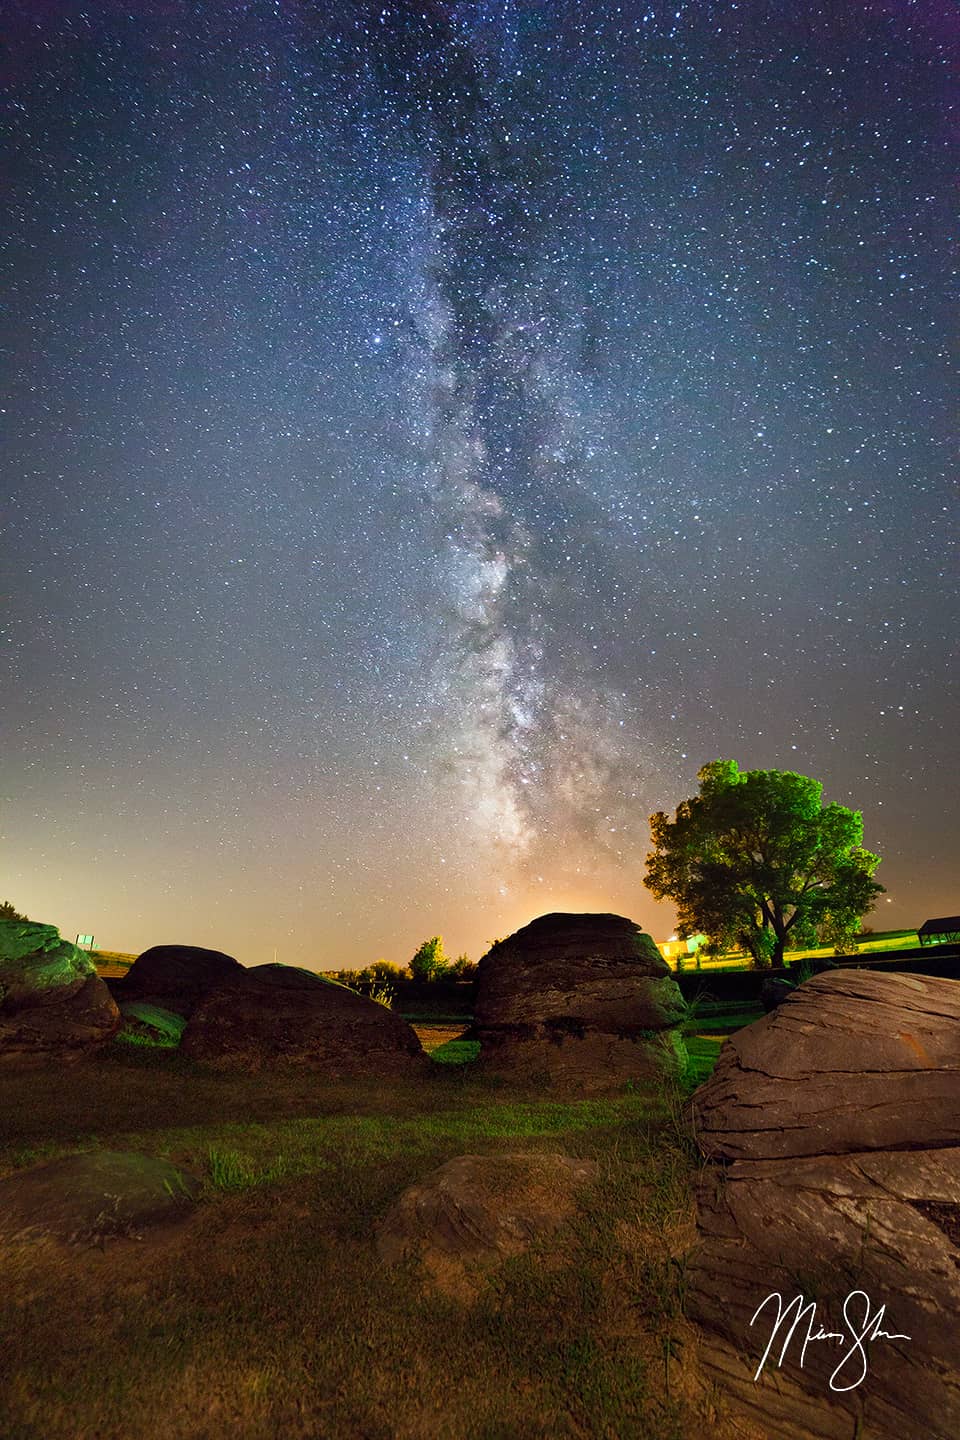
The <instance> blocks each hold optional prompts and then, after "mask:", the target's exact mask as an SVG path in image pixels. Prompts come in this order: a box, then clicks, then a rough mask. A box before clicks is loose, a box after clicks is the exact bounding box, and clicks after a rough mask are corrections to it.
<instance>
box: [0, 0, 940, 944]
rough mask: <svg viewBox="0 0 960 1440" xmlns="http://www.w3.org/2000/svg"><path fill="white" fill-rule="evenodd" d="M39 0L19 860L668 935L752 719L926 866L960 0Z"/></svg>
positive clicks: (113, 895)
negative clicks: (651, 879) (687, 858)
mask: <svg viewBox="0 0 960 1440" xmlns="http://www.w3.org/2000/svg"><path fill="white" fill-rule="evenodd" d="M12 14H13V24H12V26H11V30H12V35H13V40H12V44H11V46H10V48H9V52H8V56H7V59H6V61H5V77H4V78H5V80H6V82H7V84H6V89H7V93H8V96H9V101H8V105H7V108H6V115H7V123H8V126H9V129H10V146H9V149H10V152H11V153H12V155H13V157H14V165H13V197H14V198H13V204H12V206H11V210H10V214H11V217H12V219H13V226H12V227H11V240H10V243H9V244H8V246H7V248H6V260H5V265H6V270H5V289H6V291H7V293H8V295H9V297H10V298H11V300H12V306H11V314H12V323H11V324H10V325H9V327H8V331H7V337H8V338H7V342H6V343H7V349H6V361H5V364H4V381H5V383H4V393H5V400H4V410H5V414H4V419H5V421H6V422H7V431H8V440H7V457H8V462H7V476H8V482H9V483H8V484H7V485H5V487H4V492H5V497H6V504H5V507H4V534H5V542H4V547H5V548H4V567H5V569H4V574H5V580H6V583H5V586H4V590H5V608H6V611H7V621H8V625H7V638H8V644H7V647H6V653H7V656H8V659H9V669H10V680H9V682H8V684H7V685H6V686H5V689H4V694H5V698H6V700H7V702H8V703H7V705H6V711H7V725H6V729H5V734H6V735H7V737H8V739H7V744H6V746H5V758H6V759H7V761H8V762H9V763H8V764H6V765H5V766H4V770H5V772H6V774H7V776H8V778H7V782H6V786H5V803H4V809H3V818H4V835H5V842H6V843H5V851H6V854H5V861H6V863H5V871H4V880H3V882H2V887H0V888H3V889H4V890H6V891H9V895H10V898H11V899H12V900H14V901H15V903H17V904H19V905H20V906H21V908H26V909H28V910H29V912H30V913H31V914H36V916H37V918H41V919H50V920H52V921H54V922H55V923H60V924H62V925H63V927H64V929H65V931H66V932H68V933H69V932H71V931H76V930H81V929H82V930H84V931H90V930H93V931H95V932H96V933H97V935H98V939H100V940H101V941H102V943H104V944H105V945H108V946H112V948H118V949H132V950H136V949H139V948H142V947H143V946H145V945H147V944H150V943H153V942H154V941H158V940H163V939H180V940H187V941H190V940H192V941H193V942H194V943H199V944H211V945H216V946H217V947H218V948H224V949H227V950H230V951H231V952H232V953H235V954H237V955H239V956H240V958H241V959H244V960H247V961H254V960H258V959H264V958H271V954H272V951H273V948H274V947H276V948H277V949H278V951H279V953H280V958H282V959H287V960H291V961H297V962H300V963H306V964H316V965H319V966H321V967H322V968H326V967H327V966H328V964H329V965H333V964H340V963H346V964H349V963H364V962H367V961H369V960H371V959H374V958H376V957H377V956H378V955H386V956H387V957H388V958H390V959H394V960H401V961H402V960H404V959H406V958H408V953H407V952H411V953H412V949H413V948H415V946H416V944H417V943H418V942H419V941H420V940H421V939H423V938H424V936H425V935H428V934H433V933H436V932H437V931H438V930H440V931H443V933H444V934H445V935H446V936H447V941H448V946H449V947H450V948H454V949H463V948H466V949H468V950H469V951H471V952H472V953H473V954H474V955H476V954H477V953H478V952H479V951H480V950H481V949H482V948H483V946H484V944H485V942H486V941H487V940H488V939H489V938H491V937H492V936H493V935H495V934H503V933H506V932H507V931H508V930H509V929H512V928H514V927H515V926H516V925H518V924H521V923H525V921H527V920H529V919H530V918H531V917H532V916H533V915H535V914H537V913H540V912H541V911H543V910H544V909H548V908H557V907H561V906H562V907H568V908H594V909H604V910H606V909H614V910H618V911H620V912H622V913H625V914H628V915H632V916H633V917H634V918H637V919H639V920H640V921H641V922H645V923H646V924H648V925H649V927H650V928H651V929H653V931H654V932H655V934H657V936H658V937H659V936H661V935H662V934H665V933H667V932H668V931H669V928H670V925H671V921H672V916H671V914H670V912H669V910H668V909H667V908H666V907H656V906H654V904H653V902H652V901H651V900H650V898H649V896H647V895H646V894H645V892H644V891H643V889H642V886H641V883H640V877H641V875H642V869H643V856H644V853H645V849H646V845H647V837H648V830H647V816H648V815H649V814H650V812H651V811H652V810H654V809H659V808H668V809H670V808H672V807H673V806H674V805H675V804H676V803H677V802H678V801H679V800H680V799H681V798H683V797H684V796H685V795H687V794H690V793H692V792H693V790H694V789H695V787H696V771H697V769H698V767H699V766H700V765H702V764H703V763H705V762H706V761H707V760H710V759H713V758H716V757H718V756H729V757H731V758H735V759H737V760H738V762H739V763H740V765H741V767H743V768H755V767H758V766H783V767H786V768H791V769H797V770H800V771H802V772H803V773H807V774H812V775H815V776H817V777H818V778H819V779H822V780H823V781H824V783H825V787H826V796H827V798H829V799H838V800H841V801H843V802H845V803H847V804H853V805H854V806H855V807H857V808H861V809H862V810H863V811H864V818H865V840H866V843H867V844H868V846H869V847H870V848H871V849H874V850H877V851H879V852H880V853H881V854H882V855H883V857H884V865H883V867H882V869H881V871H880V874H879V877H878V878H880V879H882V880H883V881H884V883H885V884H886V885H887V887H888V892H889V901H890V903H889V904H888V903H886V902H883V903H882V906H881V909H882V911H883V914H882V916H881V917H880V918H879V919H878V920H875V921H874V923H877V924H880V923H882V924H888V923H889V924H891V925H894V924H900V925H909V924H911V923H915V922H919V921H920V920H922V919H923V918H925V914H926V912H927V911H930V912H932V913H939V912H940V911H941V910H944V909H946V910H949V909H950V908H955V903H954V900H955V897H954V896H953V894H952V891H951V889H950V886H951V884H952V879H951V877H952V876H953V874H954V873H955V868H956V842H955V839H954V838H953V825H952V817H953V816H954V815H955V813H956V791H955V779H954V773H955V764H954V755H953V751H954V749H955V746H954V744H953V738H952V737H953V716H954V715H955V690H954V689H953V680H952V676H951V670H950V667H951V665H952V660H951V656H952V654H953V653H954V652H953V645H954V637H955V634H956V627H957V613H956V611H957V606H956V599H955V595H956V586H955V579H954V576H955V565H954V566H951V564H950V558H951V551H950V526H951V523H953V514H954V513H955V512H952V510H951V507H952V502H953V496H952V492H951V488H950V469H951V462H952V453H951V445H952V436H951V419H950V416H951V399H952V375H951V370H950V367H949V363H948V362H949V356H948V335H949V325H948V319H947V314H948V311H947V299H946V297H947V294H948V287H949V278H950V275H949V263H950V258H951V256H950V251H949V248H948V245H947V242H946V239H945V237H946V236H947V234H948V233H949V229H950V220H951V218H952V216H951V213H950V205H949V199H948V196H949V189H950V181H951V177H952V173H953V170H954V166H955V156H954V153H953V151H952V149H951V145H952V142H953V141H954V140H955V131H954V130H953V129H952V118H951V117H952V112H951V106H950V99H951V97H950V93H949V90H948V65H949V63H950V61H951V60H952V59H954V58H955V55H956V50H957V38H958V37H957V27H956V22H955V20H954V19H951V12H950V9H949V8H948V7H947V6H946V5H944V4H941V3H934V0H917V3H914V4H908V5H901V4H892V3H891V4H886V3H848V0H845V3H843V4H840V3H837V4H831V5H824V6H821V7H820V8H819V9H815V10H811V9H810V8H809V7H806V6H802V7H789V6H788V7H783V6H772V5H770V4H766V3H757V0H744V3H740V4H739V5H733V4H730V3H723V4H720V3H709V0H700V3H696V4H688V3H681V0H673V3H671V4H669V5H660V4H647V5H629V4H620V5H616V6H614V5H604V4H598V5H591V4H572V3H569V4H568V3H563V0H559V3H547V0H527V3H523V0H498V3H479V0H478V3H471V4H462V5H447V4H441V3H424V4H413V3H409V4H398V3H394V0H391V3H384V4H380V5H376V6H370V5H366V4H363V3H360V0H354V3H347V4H344V5H339V6H334V7H326V6H321V5H311V4H307V3H305V0H302V3H294V0H290V3H282V4H281V3H275V4H268V3H248V4H236V3H233V4H231V3H216V0H212V3H205V4H202V5H201V4H188V3H180V0H164V3H160V0H157V3H150V0H146V3H144V4H143V5H142V6H139V7H137V12H136V14H133V13H132V12H131V10H130V7H122V6H120V5H119V4H113V3H107V4H103V5H97V6H91V7H88V8H83V7H79V8H78V7H77V6H75V5H72V4H69V5H68V4H66V3H64V4H57V3H55V4H51V5H48V6H45V7H43V8H42V11H41V10H40V9H39V8H38V7H36V6H32V5H27V4H25V3H24V4H19V5H14V6H13V7H12ZM951 787H954V788H953V791H952V793H951ZM0 898H2V897H0ZM921 912H922V913H921Z"/></svg>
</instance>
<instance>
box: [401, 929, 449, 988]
mask: <svg viewBox="0 0 960 1440" xmlns="http://www.w3.org/2000/svg"><path fill="white" fill-rule="evenodd" d="M449 963H450V962H449V961H448V959H447V954H446V951H445V950H444V948H443V940H442V938H441V937H440V936H439V935H434V937H433V939H432V940H424V942H423V944H422V945H421V946H420V949H419V950H418V951H417V953H416V955H414V957H413V959H412V960H411V961H410V974H411V975H412V976H413V978H414V980H433V979H434V978H435V977H436V976H437V975H442V974H443V972H444V971H445V970H446V969H447V966H448V965H449Z"/></svg>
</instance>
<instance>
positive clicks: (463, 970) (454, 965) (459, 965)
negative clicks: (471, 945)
mask: <svg viewBox="0 0 960 1440" xmlns="http://www.w3.org/2000/svg"><path fill="white" fill-rule="evenodd" d="M448 973H449V974H450V975H452V976H454V978H455V979H457V980H472V979H473V977H474V976H475V975H476V973H477V966H476V962H475V961H474V960H471V959H470V956H469V955H468V954H467V953H466V951H464V953H463V954H462V955H458V956H457V958H456V960H451V962H450V965H449V967H448Z"/></svg>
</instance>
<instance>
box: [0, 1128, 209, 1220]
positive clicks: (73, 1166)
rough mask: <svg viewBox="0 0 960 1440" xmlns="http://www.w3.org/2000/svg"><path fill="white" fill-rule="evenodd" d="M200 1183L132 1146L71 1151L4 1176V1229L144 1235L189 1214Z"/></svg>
mask: <svg viewBox="0 0 960 1440" xmlns="http://www.w3.org/2000/svg"><path fill="white" fill-rule="evenodd" d="M199 1189H200V1181H199V1180H198V1179H197V1178H196V1176H194V1175H190V1174H188V1173H187V1171H185V1170H180V1169H179V1168H178V1167H177V1166H176V1165H171V1164H170V1163H169V1161H166V1160H155V1159H154V1158H153V1157H152V1156H150V1155H138V1154H136V1153H134V1152H132V1151H125V1150H93V1151H90V1152H88V1153H85V1154H80V1155H65V1156H64V1157H63V1158H62V1159H60V1160H50V1161H48V1162H47V1163H45V1164H43V1165H34V1166H32V1167H31V1168H30V1169H29V1170H20V1171H17V1172H16V1173H15V1174H13V1175H9V1176H7V1178H6V1179H4V1180H0V1232H2V1233H3V1235H4V1236H5V1238H7V1239H12V1238H14V1237H16V1236H18V1235H22V1234H24V1233H36V1234H42V1235H52V1236H54V1237H55V1238H57V1239H60V1240H67V1241H82V1240H98V1239H105V1238H108V1237H111V1236H118V1235H127V1236H136V1235H137V1234H139V1232H140V1231H141V1230H142V1229H144V1228H145V1227H147V1226H150V1225H159V1224H162V1223H164V1222H169V1221H173V1220H180V1219H183V1218H184V1216H185V1215H186V1214H187V1213H189V1211H190V1209H191V1208H192V1205H193V1202H194V1201H195V1199H196V1197H197V1194H198V1192H199Z"/></svg>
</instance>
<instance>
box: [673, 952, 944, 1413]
mask: <svg viewBox="0 0 960 1440" xmlns="http://www.w3.org/2000/svg"><path fill="white" fill-rule="evenodd" d="M689 1113H690V1116H691V1119H692V1121H693V1124H694V1127H695V1130H696V1136H697V1140H698V1143H699V1145H700V1148H701V1149H702V1151H703V1153H704V1155H705V1156H706V1157H707V1158H708V1162H709V1163H708V1164H707V1165H706V1166H705V1167H704V1169H703V1171H702V1172H701V1177H700V1181H699V1184H698V1188H697V1227H698V1233H699V1242H700V1243H699V1245H698V1247H697V1250H696V1251H695V1253H694V1255H693V1256H692V1257H691V1261H690V1263H689V1268H688V1272H687V1273H688V1282H689V1287H688V1305H687V1309H688V1314H689V1315H690V1317H691V1318H692V1319H694V1320H696V1321H697V1322H698V1323H699V1324H700V1325H701V1326H702V1327H703V1329H704V1331H705V1332H706V1343H705V1346H704V1351H703V1354H704V1360H705V1363H706V1365H707V1367H708V1369H709V1370H710V1371H712V1373H713V1378H715V1379H716V1380H717V1381H718V1382H720V1383H721V1384H722V1385H723V1387H724V1388H725V1389H726V1390H727V1391H728V1393H730V1394H732V1395H733V1396H734V1397H735V1399H736V1400H737V1402H738V1403H739V1405H740V1406H741V1408H742V1410H743V1412H744V1415H745V1418H749V1419H751V1420H752V1421H753V1422H754V1423H756V1422H757V1420H758V1419H762V1420H763V1422H764V1423H765V1424H766V1425H767V1426H769V1427H770V1430H771V1433H772V1434H776V1435H777V1437H778V1440H810V1437H811V1436H816V1437H818V1440H819V1437H821V1436H822V1437H824V1440H833V1437H836V1440H847V1437H849V1436H851V1435H853V1434H854V1433H856V1434H858V1435H859V1436H861V1437H862V1440H902V1437H904V1436H907V1435H924V1436H930V1437H934V1440H955V1437H956V1436H957V1435H960V1243H958V1242H960V982H957V981H954V980H940V979H928V978H926V977H921V976H915V975H878V974H876V973H873V972H866V971H856V970H843V971H837V972H833V973H832V974H826V975H820V976H817V977H815V978H814V979H812V980H810V981H808V982H807V983H806V984H805V985H803V986H801V987H800V988H799V989H798V990H797V991H796V992H795V993H794V995H792V996H791V997H790V998H789V999H788V1000H786V1001H785V1002H784V1003H783V1005H782V1006H781V1007H780V1008H779V1009H778V1010H777V1011H776V1012H775V1013H774V1014H772V1015H769V1016H767V1017H766V1018H765V1019H763V1020H759V1021H757V1022H756V1023H755V1024H754V1025H751V1026H749V1027H747V1028H746V1029H744V1030H741V1031H739V1032H738V1033H737V1034H736V1035H734V1036H732V1037H731V1038H730V1040H728V1041H727V1042H726V1044H725V1046H724V1048H723V1051H722V1052H721V1056H720V1060H719V1062H718V1064H717V1068H716V1070H715V1071H714V1074H713V1076H712V1077H711V1079H710V1080H708V1081H707V1083H706V1084H705V1085H703V1086H701V1087H700V1089H699V1090H698V1091H697V1092H696V1093H695V1094H694V1096H693V1097H692V1099H691V1101H690V1105H689ZM767 1297H780V1298H779V1299H770V1300H767ZM797 1297H802V1298H801V1300H800V1301H799V1302H798V1303H797V1304H796V1305H794V1302H795V1301H797ZM764 1302H766V1304H764ZM811 1302H812V1304H813V1308H812V1309H810V1310H806V1309H805V1310H804V1313H803V1314H802V1315H801V1316H799V1318H798V1313H797V1312H798V1311H799V1308H800V1305H801V1304H802V1305H803V1306H807V1305H808V1304H810V1303H811ZM781 1305H782V1307H783V1310H784V1312H785V1319H784V1321H783V1323H782V1325H781V1326H780V1327H779V1328H777V1310H778V1309H779V1307H780V1306H781ZM791 1305H793V1306H794V1308H793V1309H792V1310H790V1311H789V1313H787V1307H790V1306H791ZM761 1306H763V1308H762V1309H761V1310H760V1313H759V1314H758V1313H757V1312H758V1308H759V1307H761ZM881 1307H884V1308H883V1309H882V1310H881ZM794 1320H796V1321H797V1323H796V1326H795V1328H794ZM865 1330H866V1331H867V1339H868V1341H869V1343H867V1344H866V1345H865V1351H866V1359H865V1361H864V1357H863V1352H862V1351H861V1350H860V1349H859V1348H858V1346H857V1343H856V1342H857V1338H858V1337H859V1336H862V1335H863V1333H864V1331H865ZM821 1331H822V1332H824V1335H825V1336H826V1337H829V1338H811V1339H810V1340H809V1341H808V1343H807V1344H806V1346H804V1340H805V1339H807V1336H808V1335H810V1336H812V1337H816V1336H817V1335H818V1334H819V1333H820V1332H821ZM881 1331H882V1332H885V1334H881V1333H880V1332H881ZM887 1337H890V1338H887ZM893 1337H897V1338H893ZM905 1337H909V1338H905ZM768 1344H770V1353H769V1355H768V1356H767V1358H766V1361H765V1363H763V1364H762V1368H761V1362H763V1361H764V1352H765V1350H766V1348H767V1346H768ZM838 1366H840V1368H839V1370H838ZM758 1370H759V1372H760V1373H759V1376H758V1373H757V1372H758ZM858 1425H859V1427H860V1428H859V1429H857V1426H858Z"/></svg>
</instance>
